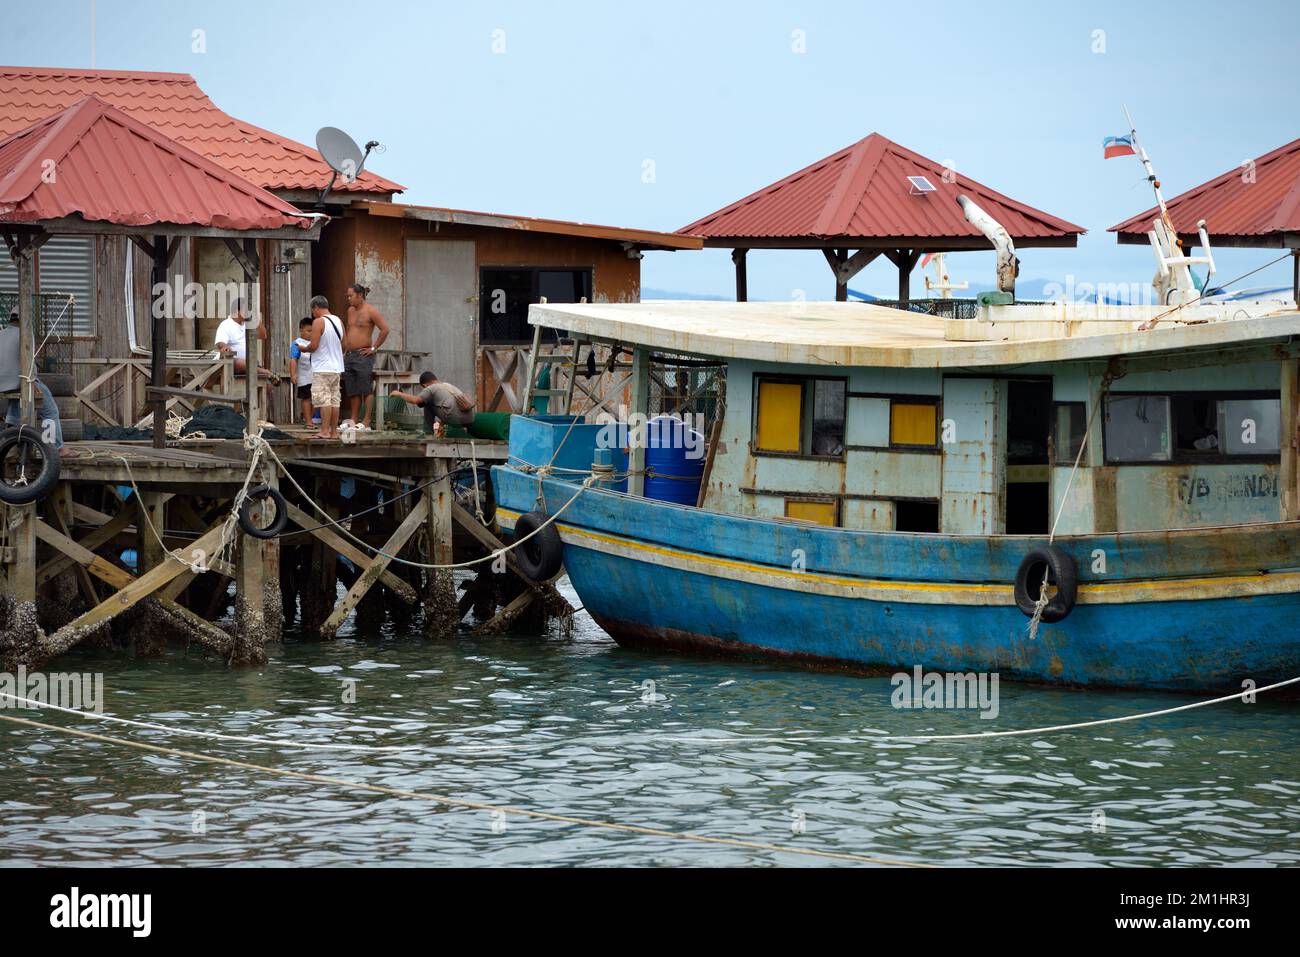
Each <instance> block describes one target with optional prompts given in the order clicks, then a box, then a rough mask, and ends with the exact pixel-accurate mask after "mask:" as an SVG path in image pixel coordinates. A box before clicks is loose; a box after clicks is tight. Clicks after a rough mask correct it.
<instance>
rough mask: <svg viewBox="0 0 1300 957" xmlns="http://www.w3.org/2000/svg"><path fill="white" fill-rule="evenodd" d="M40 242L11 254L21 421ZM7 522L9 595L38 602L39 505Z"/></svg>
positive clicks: (26, 414)
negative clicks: (15, 271)
mask: <svg viewBox="0 0 1300 957" xmlns="http://www.w3.org/2000/svg"><path fill="white" fill-rule="evenodd" d="M38 246H39V243H38V242H37V241H36V240H35V239H33V238H30V237H29V238H26V239H22V238H20V239H19V241H18V245H17V247H16V248H15V249H14V250H13V251H12V253H11V255H12V256H13V258H14V260H15V261H16V265H17V267H18V329H19V332H18V342H19V347H18V371H19V375H20V376H23V377H24V378H20V379H19V380H18V396H19V398H18V401H19V408H20V409H21V418H20V419H19V422H20V423H21V424H22V425H27V424H28V423H30V422H31V421H32V411H33V405H34V401H33V392H32V390H33V388H34V385H33V383H32V380H31V379H30V378H25V377H26V376H27V375H28V374H29V373H30V371H31V370H32V369H33V368H34V366H35V361H36V310H35V309H34V308H32V307H33V305H34V299H35V295H36V270H35V264H34V263H33V261H32V257H33V256H35V254H36V249H37V248H38ZM4 520H5V521H6V522H7V523H8V525H9V535H8V538H9V547H10V548H11V549H12V551H10V553H9V555H8V559H9V564H8V566H7V567H6V569H5V594H6V595H8V596H9V597H10V598H12V599H13V600H14V601H15V602H20V603H21V602H32V603H33V604H35V602H36V506H35V505H9V506H6V507H5V509H4Z"/></svg>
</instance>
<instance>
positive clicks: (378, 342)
mask: <svg viewBox="0 0 1300 957" xmlns="http://www.w3.org/2000/svg"><path fill="white" fill-rule="evenodd" d="M369 292H370V289H369V288H368V287H366V286H363V285H361V283H359V282H354V283H353V284H352V285H350V286H348V317H347V321H348V328H347V337H346V338H345V339H344V341H343V350H344V355H343V394H344V396H346V398H347V406H348V410H347V411H348V415H347V417H348V418H349V419H351V420H352V421H353V422H354V423H355V424H356V427H357V428H358V429H366V428H369V424H368V423H369V422H370V414H371V412H372V411H373V410H374V407H375V383H374V379H373V378H372V377H371V376H372V374H373V373H374V370H375V352H376V351H377V350H378V349H379V347H380V346H382V345H383V344H384V340H385V339H387V338H388V322H387V321H386V320H385V319H384V316H383V313H381V312H380V311H379V310H378V309H376V308H375V307H374V306H372V305H371V304H370V303H368V302H366V296H367V295H368V294H369ZM375 330H378V331H379V338H378V339H376V338H375ZM363 398H364V399H365V400H366V401H365V413H364V415H363V414H362V410H361V405H362V402H361V400H362V399H363Z"/></svg>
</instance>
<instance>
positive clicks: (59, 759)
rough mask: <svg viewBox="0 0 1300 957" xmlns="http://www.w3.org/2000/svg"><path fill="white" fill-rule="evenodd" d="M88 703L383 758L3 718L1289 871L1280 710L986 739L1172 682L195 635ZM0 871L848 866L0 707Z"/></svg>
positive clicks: (838, 844) (363, 770) (1286, 711)
mask: <svg viewBox="0 0 1300 957" xmlns="http://www.w3.org/2000/svg"><path fill="white" fill-rule="evenodd" d="M49 670H51V671H60V670H61V671H74V670H76V671H91V672H102V673H103V680H104V692H105V701H104V710H105V711H106V712H108V713H110V714H114V715H120V716H125V717H132V718H137V719H140V720H144V721H150V722H155V723H159V724H164V725H167V726H170V727H175V728H184V729H195V730H203V731H211V732H218V733H221V734H226V735H238V736H258V737H269V738H276V739H291V740H294V741H308V742H318V743H345V742H346V743H364V744H369V745H409V746H413V748H414V750H411V751H404V752H400V753H384V754H374V753H371V754H356V753H346V752H327V751H319V752H311V751H300V750H286V749H282V748H279V747H275V746H270V745H265V744H253V743H239V742H227V741H220V740H211V739H204V738H200V737H190V736H181V735H174V734H164V733H162V732H157V731H149V730H142V729H137V728H124V727H116V726H109V725H104V724H101V723H99V722H93V721H89V720H85V719H82V718H78V717H76V716H71V715H66V714H50V713H48V712H46V713H38V712H33V711H31V710H21V711H20V710H13V709H12V708H11V709H7V710H4V711H0V714H5V715H15V716H19V717H23V718H31V719H34V720H40V721H44V722H47V723H49V724H53V725H59V726H66V727H77V728H84V729H87V730H92V731H95V732H98V733H104V734H109V735H113V736H115V737H121V738H126V739H130V740H133V741H139V742H148V743H152V744H160V745H166V746H171V747H175V748H181V749H185V750H189V751H197V752H203V753H206V754H212V755H220V756H225V757H230V758H234V759H237V760H240V761H244V762H250V763H254V764H257V765H263V766H266V767H272V768H283V769H292V770H295V771H301V772H305V773H310V774H314V775H324V776H329V777H332V778H340V779H345V780H348V781H356V782H367V783H371V784H377V785H382V786H384V787H388V788H395V789H401V790H406V791H419V792H430V793H434V794H438V795H446V796H449V797H454V798H456V799H460V800H465V801H471V802H475V803H480V804H484V805H492V806H494V807H503V806H511V807H517V808H526V809H532V810H537V811H545V812H552V813H556V814H561V815H566V816H573V817H581V818H589V819H595V820H600V821H609V822H617V823H621V824H630V825H639V826H647V827H653V828H660V829H664V830H669V831H674V832H690V833H693V834H699V835H707V836H712V837H723V838H737V839H740V840H743V841H747V842H753V843H758V844H767V845H780V846H782V847H786V848H791V849H805V850H808V849H811V850H819V851H830V852H835V853H840V854H847V855H855V856H861V857H870V858H883V859H890V860H896V861H903V862H909V863H917V864H930V865H940V866H953V865H976V864H1005V865H1029V866H1054V865H1055V866H1060V865H1089V866H1133V865H1170V866H1178V865H1228V866H1279V865H1291V866H1294V865H1296V864H1298V863H1300V749H1298V748H1297V745H1298V744H1300V702H1296V701H1294V700H1291V701H1285V700H1268V699H1267V697H1266V696H1261V698H1260V699H1259V701H1258V702H1257V703H1255V704H1240V703H1229V704H1222V705H1216V706H1213V707H1210V708H1204V709H1199V710H1194V711H1190V712H1184V713H1181V714H1176V715H1171V716H1167V717H1162V718H1157V719H1153V720H1150V721H1141V722H1132V723H1126V724H1119V725H1112V726H1107V727H1103V728H1097V729H1088V730H1084V731H1070V732H1060V733H1054V734H1039V735H1032V736H1027V737H1013V738H1003V739H996V740H986V741H955V742H930V743H924V742H905V741H898V740H892V739H891V740H884V739H883V736H884V735H890V734H893V735H897V734H920V733H924V732H927V731H929V732H933V733H942V734H947V733H960V732H969V731H986V730H1011V729H1014V728H1032V727H1039V726H1046V725H1054V724H1061V723H1068V722H1075V721H1083V720H1091V719H1095V718H1103V717H1114V716H1120V715H1125V714H1132V713H1136V712H1143V711H1150V710H1155V709H1159V708H1165V707H1170V706H1174V705H1179V704H1186V703H1188V702H1190V701H1193V700H1196V699H1195V698H1190V697H1186V696H1181V695H1167V694H1158V693H1149V692H1084V691H1077V690H1053V689H1045V688H1040V687H1030V686H1023V685H1015V684H1011V683H1002V684H1001V685H1000V687H999V713H998V717H997V719H996V720H994V721H987V720H982V719H980V718H979V715H978V712H976V711H974V710H899V709H896V708H895V707H893V706H892V704H891V692H892V691H893V686H892V685H891V682H890V679H889V678H888V677H880V678H862V677H849V676H842V675H834V674H821V673H811V672H806V671H800V670H795V669H791V668H786V667H778V666H773V665H764V664H752V663H737V662H720V661H711V660H700V659H693V658H687V657H683V656H677V655H669V654H647V653H641V652H634V651H629V650H625V649H622V648H620V647H618V646H617V645H616V644H615V643H614V642H613V641H611V640H610V639H609V638H608V637H607V636H606V635H605V634H604V633H603V632H601V631H600V629H599V628H598V627H597V626H596V625H595V624H594V623H593V622H591V621H590V619H588V618H587V617H586V616H585V615H584V614H582V613H579V615H578V619H577V623H576V627H575V629H574V632H573V635H572V637H570V638H563V637H561V636H559V635H558V634H554V633H552V634H547V635H534V636H527V635H523V636H521V635H510V636H500V637H492V638H482V639H478V638H472V637H469V636H468V635H465V636H462V637H460V638H459V639H457V640H454V641H448V642H429V641H425V640H423V639H421V638H420V637H418V636H417V635H405V634H400V635H399V634H392V633H387V632H384V633H380V634H375V635H360V634H357V633H355V631H348V630H346V629H345V631H344V633H343V636H342V637H341V638H340V639H339V640H337V641H334V642H331V643H327V644H321V643H316V642H306V641H300V640H295V639H294V638H293V637H292V636H288V637H287V638H286V640H285V641H284V642H283V643H282V644H280V645H277V646H275V647H274V648H273V649H272V654H271V658H270V661H269V662H268V663H267V664H266V665H265V666H262V667H257V668H233V669H232V668H227V667H226V666H225V665H224V664H223V663H222V662H220V661H218V660H216V659H215V658H213V657H212V656H210V655H206V654H204V653H202V652H200V651H198V650H191V651H186V650H184V649H181V648H176V649H173V650H169V651H167V652H166V653H165V654H163V655H162V656H161V657H156V658H147V659H146V658H132V657H130V656H129V655H128V654H125V653H122V652H117V653H108V652H83V653H77V654H73V655H70V656H67V657H65V658H63V659H60V660H59V661H57V662H55V663H53V665H52V666H50V668H49ZM0 863H4V864H7V865H76V864H99V865H110V864H111V865H159V864H162V865H200V864H201V865H216V866H229V865H259V864H266V865H299V866H313V865H327V866H328V865H341V866H362V865H377V864H386V865H522V866H538V865H638V866H703V865H760V866H772V865H789V866H825V865H830V866H850V865H852V863H853V862H851V861H838V860H834V859H828V858H819V857H815V856H808V855H802V854H798V853H794V851H793V850H768V849H757V848H748V847H743V848H742V847H730V846H720V845H712V844H706V843H699V842H693V841H689V840H684V839H682V838H678V837H660V836H648V835H642V834H631V833H625V832H620V831H616V830H606V829H599V828H593V827H587V826H579V825H573V824H568V823H563V822H557V821H548V820H537V819H530V818H525V817H520V816H516V815H512V814H500V813H494V812H493V811H492V810H491V809H488V808H484V809H465V808H456V807H450V808H449V807H447V806H445V805H440V804H437V803H431V802H428V801H423V800H420V799H417V798H412V797H399V796H393V795H385V794H374V793H367V792H363V791H358V790H355V789H348V788H345V787H340V786H334V785H327V784H321V783H316V782H309V781H303V780H294V779H288V778H283V777H278V776H275V775H272V774H270V773H267V772H265V771H261V770H256V769H246V768H237V767H229V766H220V765H213V764H208V763H205V762H202V761H198V760H196V759H193V758H186V757H176V756H171V755H164V754H157V753H150V752H146V751H141V750H136V749H131V748H127V747H124V746H122V745H118V744H112V743H107V742H101V741H88V740H84V739H79V738H74V737H69V736H67V735H63V734H59V733H55V732H52V731H45V730H39V729H32V728H28V727H19V726H16V725H12V724H9V723H7V722H0Z"/></svg>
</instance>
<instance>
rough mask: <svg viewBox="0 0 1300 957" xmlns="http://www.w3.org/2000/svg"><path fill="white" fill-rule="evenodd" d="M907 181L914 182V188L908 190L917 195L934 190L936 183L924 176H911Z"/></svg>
mask: <svg viewBox="0 0 1300 957" xmlns="http://www.w3.org/2000/svg"><path fill="white" fill-rule="evenodd" d="M907 181H908V182H909V183H911V184H912V188H911V189H910V190H908V192H909V193H911V194H912V195H913V196H916V195H918V194H920V193H933V192H934V184H933V183H931V182H930V181H929V180H928V179H926V178H925V177H924V176H909V177H907Z"/></svg>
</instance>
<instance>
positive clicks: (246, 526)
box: [239, 485, 289, 539]
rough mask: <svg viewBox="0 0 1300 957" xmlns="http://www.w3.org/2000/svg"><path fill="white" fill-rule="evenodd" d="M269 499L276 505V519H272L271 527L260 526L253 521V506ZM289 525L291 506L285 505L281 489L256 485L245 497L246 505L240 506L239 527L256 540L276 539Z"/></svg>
mask: <svg viewBox="0 0 1300 957" xmlns="http://www.w3.org/2000/svg"><path fill="white" fill-rule="evenodd" d="M267 498H269V499H270V500H271V502H272V503H273V504H274V505H275V518H273V519H271V523H270V524H269V525H258V524H257V523H256V522H254V521H253V504H254V503H255V502H260V501H262V500H263V499H267ZM288 524H289V506H288V505H287V504H286V503H285V500H284V496H283V495H281V494H280V490H279V489H274V488H271V486H269V485H255V486H254V487H253V488H250V489H249V490H248V494H247V495H246V496H245V497H244V504H243V505H241V506H239V527H240V528H242V529H243V530H244V534H246V535H251V536H253V537H254V538H262V539H268V538H275V537H277V536H278V535H279V534H280V533H281V532H283V531H284V527H285V526H286V525H288Z"/></svg>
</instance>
